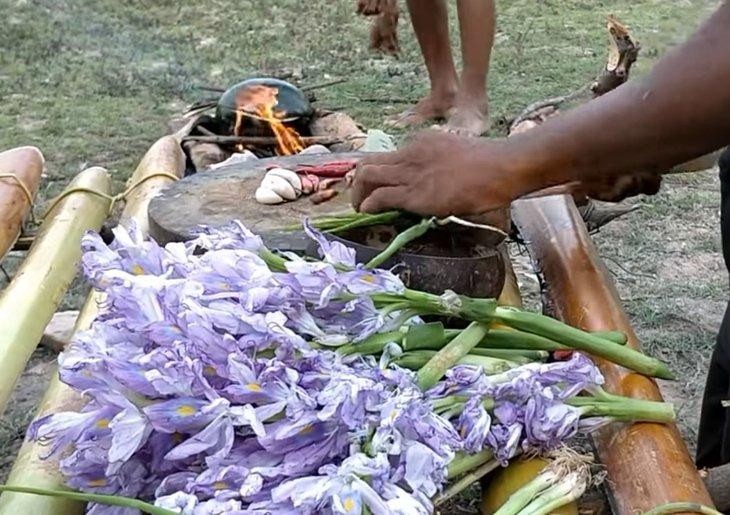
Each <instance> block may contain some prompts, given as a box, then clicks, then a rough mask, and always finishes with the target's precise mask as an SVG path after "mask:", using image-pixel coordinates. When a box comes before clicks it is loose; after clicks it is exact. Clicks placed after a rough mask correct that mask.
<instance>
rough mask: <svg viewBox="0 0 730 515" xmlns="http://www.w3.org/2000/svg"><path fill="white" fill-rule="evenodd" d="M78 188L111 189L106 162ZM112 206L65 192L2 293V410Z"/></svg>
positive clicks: (86, 174)
mask: <svg viewBox="0 0 730 515" xmlns="http://www.w3.org/2000/svg"><path fill="white" fill-rule="evenodd" d="M73 188H88V189H91V190H96V191H99V192H100V193H103V194H104V195H109V191H110V189H111V180H110V178H109V174H108V173H107V171H106V170H104V169H103V168H98V167H95V168H89V169H88V170H86V171H84V172H82V173H80V174H79V175H78V176H77V177H76V178H75V179H74V180H73V181H72V182H71V184H70V185H69V187H68V190H71V189H73ZM68 190H67V191H68ZM108 211H109V200H108V199H106V198H103V197H101V196H97V195H93V194H91V193H87V192H76V193H73V194H69V195H68V196H66V197H65V198H63V200H61V201H60V202H59V203H58V205H57V206H56V207H55V208H54V209H53V210H52V211H51V212H50V213H49V214H48V216H47V217H46V220H45V222H44V223H43V225H42V226H41V228H40V232H39V234H38V237H37V238H36V241H35V243H34V244H33V246H32V247H31V248H30V252H29V253H28V255H27V257H26V258H25V261H23V264H22V265H21V267H20V268H19V269H18V271H17V273H16V274H15V277H14V278H13V280H12V281H11V282H10V284H9V285H8V287H7V288H6V289H5V291H4V292H3V293H2V295H0V320H2V328H1V329H0V363H2V367H3V368H2V370H3V374H2V378H1V379H0V413H2V412H3V411H4V410H5V406H6V405H7V402H8V398H9V397H10V394H11V393H12V391H13V387H14V386H15V382H16V381H17V379H18V377H20V374H22V373H23V369H24V368H25V365H26V364H27V362H28V359H29V358H30V355H31V354H32V353H33V350H34V349H35V348H36V345H37V344H38V342H39V341H40V339H41V336H43V330H44V329H45V327H46V325H47V324H48V322H49V321H50V320H51V318H52V317H53V313H54V312H55V311H56V308H57V307H58V304H59V303H60V302H61V299H62V298H63V295H64V294H65V293H66V290H67V289H68V287H69V285H70V284H71V281H72V280H73V278H74V276H75V275H76V270H77V266H78V262H79V260H80V259H81V237H82V236H83V234H84V232H86V231H87V230H89V229H99V227H101V224H102V222H103V221H104V218H106V215H107V213H108Z"/></svg>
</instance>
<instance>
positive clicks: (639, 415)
mask: <svg viewBox="0 0 730 515" xmlns="http://www.w3.org/2000/svg"><path fill="white" fill-rule="evenodd" d="M565 402H566V403H567V404H570V405H571V406H576V407H579V408H581V411H582V413H583V416H584V417H610V418H612V419H614V420H619V421H623V422H657V423H661V424H666V423H669V422H673V421H674V418H675V416H674V407H673V406H672V405H671V404H669V403H667V402H656V401H646V400H642V399H632V398H629V397H624V398H622V400H620V401H616V400H612V401H603V400H599V399H597V398H596V397H573V398H572V399H567V400H566V401H565Z"/></svg>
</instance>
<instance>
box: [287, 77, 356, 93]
mask: <svg viewBox="0 0 730 515" xmlns="http://www.w3.org/2000/svg"><path fill="white" fill-rule="evenodd" d="M343 82H347V79H334V80H330V81H327V82H320V83H319V84H312V85H310V86H304V87H301V88H299V89H301V90H302V91H304V92H306V91H314V90H315V89H322V88H328V87H330V86H334V85H336V84H342V83H343Z"/></svg>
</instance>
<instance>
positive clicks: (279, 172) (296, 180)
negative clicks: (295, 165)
mask: <svg viewBox="0 0 730 515" xmlns="http://www.w3.org/2000/svg"><path fill="white" fill-rule="evenodd" d="M266 175H267V176H269V175H272V176H275V177H281V178H282V179H286V180H287V181H288V182H289V184H291V185H292V188H294V189H295V190H296V191H301V190H302V179H301V178H300V177H299V175H298V174H297V173H295V172H292V171H291V170H287V169H286V168H272V169H271V170H269V171H268V172H266Z"/></svg>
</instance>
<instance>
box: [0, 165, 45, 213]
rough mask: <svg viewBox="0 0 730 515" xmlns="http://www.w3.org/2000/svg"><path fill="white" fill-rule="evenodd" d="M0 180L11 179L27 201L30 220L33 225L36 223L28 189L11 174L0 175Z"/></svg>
mask: <svg viewBox="0 0 730 515" xmlns="http://www.w3.org/2000/svg"><path fill="white" fill-rule="evenodd" d="M0 179H11V180H12V181H14V182H15V185H16V186H17V187H18V188H20V190H21V191H22V192H23V195H24V196H25V199H26V200H27V201H28V205H29V206H30V219H31V221H32V222H33V223H36V218H35V213H34V212H33V194H32V193H31V191H30V188H28V186H27V185H26V184H25V183H24V182H23V181H22V180H20V178H19V177H18V176H17V175H15V174H13V173H0Z"/></svg>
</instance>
